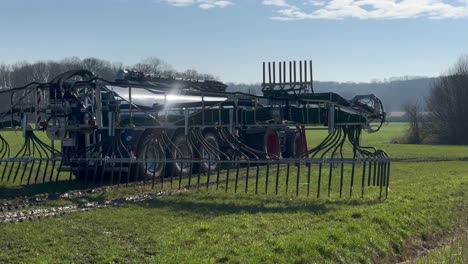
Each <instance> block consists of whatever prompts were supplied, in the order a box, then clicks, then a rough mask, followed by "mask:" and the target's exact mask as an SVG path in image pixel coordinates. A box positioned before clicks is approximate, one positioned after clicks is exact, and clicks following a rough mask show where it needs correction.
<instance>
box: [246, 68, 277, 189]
mask: <svg viewBox="0 0 468 264" xmlns="http://www.w3.org/2000/svg"><path fill="white" fill-rule="evenodd" d="M273 65H275V64H274V63H273ZM249 174H250V162H249V161H248V160H247V171H246V173H245V193H247V191H248V190H249V176H250V175H249Z"/></svg>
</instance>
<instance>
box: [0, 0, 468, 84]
mask: <svg viewBox="0 0 468 264" xmlns="http://www.w3.org/2000/svg"><path fill="white" fill-rule="evenodd" d="M467 10H468V0H453V1H449V0H331V1H319V0H317V1H315V0H314V1H311V0H80V1H71V0H30V1H27V0H0V63H1V62H4V63H13V62H16V61H20V60H28V61H37V60H48V59H61V58H64V57H69V56H78V57H82V58H84V57H99V58H103V59H107V60H110V61H115V62H123V63H124V64H133V63H135V62H138V61H140V60H141V59H143V58H145V57H148V56H157V57H160V58H161V59H163V60H165V61H166V62H168V63H169V64H171V65H172V66H173V67H174V68H175V69H177V70H185V69H187V68H195V69H197V70H199V71H201V72H206V73H212V74H214V75H216V76H219V77H220V79H221V80H222V81H228V82H230V81H234V82H247V83H252V82H259V81H261V62H262V61H273V60H299V59H312V60H313V61H314V76H315V79H317V80H329V81H369V80H371V79H374V78H377V79H383V78H388V77H392V76H404V75H413V76H414V75H418V76H422V75H423V76H436V75H439V74H441V73H443V72H444V71H445V70H446V69H447V68H448V67H450V65H452V64H453V63H454V62H455V61H456V59H457V58H458V57H459V56H460V55H461V54H467V53H468V18H467V17H468V11H467Z"/></svg>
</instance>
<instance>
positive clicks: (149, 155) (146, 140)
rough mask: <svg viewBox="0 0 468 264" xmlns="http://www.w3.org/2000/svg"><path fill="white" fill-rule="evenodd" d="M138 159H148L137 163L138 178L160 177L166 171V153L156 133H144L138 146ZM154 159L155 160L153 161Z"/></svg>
mask: <svg viewBox="0 0 468 264" xmlns="http://www.w3.org/2000/svg"><path fill="white" fill-rule="evenodd" d="M137 158H138V160H140V161H141V160H148V162H145V163H139V164H138V165H136V167H137V170H136V173H137V174H136V175H135V178H136V179H140V178H141V177H143V179H152V178H153V176H154V177H156V178H158V177H161V174H162V173H163V171H164V167H165V161H164V160H165V154H164V151H163V149H162V148H161V146H160V144H159V140H158V135H157V134H156V133H144V134H143V136H142V137H141V139H140V142H139V144H138V147H137ZM151 160H153V162H152V161H151Z"/></svg>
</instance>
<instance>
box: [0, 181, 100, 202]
mask: <svg viewBox="0 0 468 264" xmlns="http://www.w3.org/2000/svg"><path fill="white" fill-rule="evenodd" d="M93 187H95V185H91V184H85V183H84V182H83V181H79V180H72V181H58V182H51V183H42V184H31V185H19V186H18V185H0V199H13V198H19V197H23V196H33V195H39V194H62V193H66V192H68V191H72V190H83V189H89V188H93Z"/></svg>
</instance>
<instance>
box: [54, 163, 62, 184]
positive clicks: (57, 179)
mask: <svg viewBox="0 0 468 264" xmlns="http://www.w3.org/2000/svg"><path fill="white" fill-rule="evenodd" d="M62 167H63V162H62V161H60V165H59V167H58V169H57V173H56V175H55V182H58V181H59V176H60V173H61V172H62V169H63V168H62Z"/></svg>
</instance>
